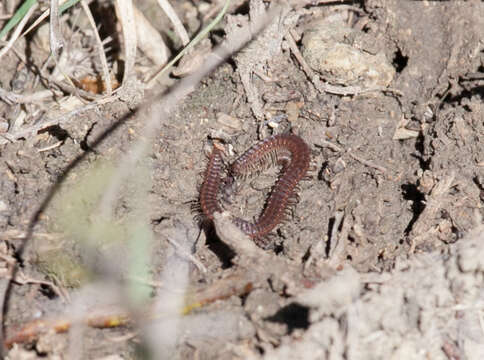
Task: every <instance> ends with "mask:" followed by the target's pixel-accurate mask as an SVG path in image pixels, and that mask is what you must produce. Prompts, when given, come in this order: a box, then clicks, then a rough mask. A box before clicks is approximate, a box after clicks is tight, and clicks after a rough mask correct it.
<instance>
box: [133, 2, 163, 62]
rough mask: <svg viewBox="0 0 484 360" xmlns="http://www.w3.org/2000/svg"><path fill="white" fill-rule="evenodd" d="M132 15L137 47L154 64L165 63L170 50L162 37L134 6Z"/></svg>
mask: <svg viewBox="0 0 484 360" xmlns="http://www.w3.org/2000/svg"><path fill="white" fill-rule="evenodd" d="M134 17H135V22H136V34H137V39H138V48H139V49H140V50H141V51H142V52H143V54H144V55H145V56H146V57H148V58H149V59H150V60H151V61H152V62H153V63H154V64H155V65H157V66H163V65H165V64H166V63H167V61H168V57H169V53H170V51H169V50H168V47H167V46H166V45H165V42H164V40H163V37H162V36H161V35H160V33H159V32H158V30H156V29H155V28H154V27H153V25H151V23H150V22H149V21H148V19H146V17H145V16H144V15H143V13H142V12H141V11H139V10H138V8H136V7H135V8H134Z"/></svg>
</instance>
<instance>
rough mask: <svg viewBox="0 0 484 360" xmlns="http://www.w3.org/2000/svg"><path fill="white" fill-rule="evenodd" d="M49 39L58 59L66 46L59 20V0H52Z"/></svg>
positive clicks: (52, 50) (54, 54) (53, 53)
mask: <svg viewBox="0 0 484 360" xmlns="http://www.w3.org/2000/svg"><path fill="white" fill-rule="evenodd" d="M49 41H50V52H51V55H52V56H53V57H54V59H55V60H56V61H57V58H58V57H59V55H60V52H61V50H62V48H63V47H64V41H63V40H62V33H61V29H60V21H59V0H50V27H49Z"/></svg>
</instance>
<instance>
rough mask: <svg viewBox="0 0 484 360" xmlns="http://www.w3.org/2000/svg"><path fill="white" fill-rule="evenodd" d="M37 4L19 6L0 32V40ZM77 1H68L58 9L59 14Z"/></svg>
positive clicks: (26, 2) (34, 0) (29, 1)
mask: <svg viewBox="0 0 484 360" xmlns="http://www.w3.org/2000/svg"><path fill="white" fill-rule="evenodd" d="M36 2H37V0H26V1H25V2H24V3H23V4H22V6H20V7H19V8H18V10H17V12H16V13H15V14H14V15H13V16H12V18H11V19H10V20H9V21H8V22H7V24H6V25H5V26H4V28H3V29H2V31H0V40H2V39H3V38H4V36H5V35H7V33H8V32H9V31H10V30H12V28H13V27H14V26H15V25H17V24H18V23H19V22H20V20H22V18H23V17H24V16H25V14H27V11H29V9H30V8H31V7H32V6H33V5H34V4H35V3H36ZM78 2H79V0H68V1H66V2H65V3H64V4H62V5H61V6H60V7H59V13H60V14H62V13H63V12H64V11H66V10H67V9H69V8H70V7H71V6H73V5H75V4H77V3H78Z"/></svg>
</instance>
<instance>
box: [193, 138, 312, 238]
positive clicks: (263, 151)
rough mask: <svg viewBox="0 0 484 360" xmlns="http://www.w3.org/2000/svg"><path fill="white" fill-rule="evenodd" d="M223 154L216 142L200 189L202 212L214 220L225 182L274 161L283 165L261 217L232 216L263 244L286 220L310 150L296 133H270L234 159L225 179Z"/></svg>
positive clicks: (243, 229)
mask: <svg viewBox="0 0 484 360" xmlns="http://www.w3.org/2000/svg"><path fill="white" fill-rule="evenodd" d="M222 153H223V149H222V148H221V146H220V145H214V147H213V150H212V153H211V155H210V158H209V161H208V166H207V170H206V172H205V178H204V181H203V184H202V187H201V189H200V207H201V210H202V212H203V215H204V216H205V217H206V218H207V219H209V220H213V214H214V213H215V212H221V211H222V208H221V206H220V205H219V202H218V200H217V197H218V193H219V191H220V188H221V186H222V184H227V183H232V182H233V181H234V179H235V178H237V177H244V176H247V175H250V174H251V173H252V172H257V171H260V170H261V169H263V168H264V167H265V166H266V165H267V164H268V163H270V162H271V161H273V162H275V163H277V164H278V165H282V170H281V173H280V176H279V178H278V180H277V182H276V184H275V185H274V187H273V189H272V191H271V194H270V195H269V198H268V199H267V202H266V206H265V208H264V210H263V211H262V214H261V216H260V217H259V218H258V219H257V220H256V221H254V222H250V221H247V220H244V219H241V218H238V217H236V218H234V219H233V221H234V223H235V224H236V225H237V227H239V228H240V229H241V230H242V231H243V232H244V233H245V234H247V235H248V236H250V237H251V238H252V239H254V240H255V241H256V243H258V244H259V245H261V246H263V245H264V241H263V240H262V239H263V237H264V236H265V235H267V234H268V233H269V232H271V230H273V229H274V228H275V227H276V226H277V225H278V224H279V223H280V222H281V221H283V220H284V218H285V215H286V209H287V207H288V205H289V204H290V202H291V199H293V198H294V196H295V188H296V186H297V184H298V183H299V181H300V180H301V179H302V178H304V177H305V176H306V173H307V171H308V169H309V162H310V149H309V147H308V145H307V144H306V143H305V142H304V140H303V139H301V138H300V137H299V136H296V135H293V134H282V135H274V136H271V137H269V138H267V139H264V140H262V141H260V142H259V143H257V144H255V145H254V146H252V147H251V148H250V149H249V150H247V151H246V152H245V153H244V154H243V155H241V156H240V157H239V158H238V159H237V160H235V161H234V163H233V164H232V165H231V166H230V167H229V171H228V175H227V177H226V178H225V179H224V178H222V174H223V160H222Z"/></svg>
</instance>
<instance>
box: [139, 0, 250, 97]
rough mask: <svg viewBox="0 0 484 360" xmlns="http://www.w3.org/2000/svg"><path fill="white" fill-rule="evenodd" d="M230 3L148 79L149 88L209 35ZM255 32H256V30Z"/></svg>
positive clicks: (227, 1)
mask: <svg viewBox="0 0 484 360" xmlns="http://www.w3.org/2000/svg"><path fill="white" fill-rule="evenodd" d="M229 5H230V0H225V4H224V7H223V8H222V10H220V12H219V13H218V15H217V17H216V18H215V19H213V21H212V22H211V23H210V24H208V25H207V26H206V27H205V28H204V29H203V30H202V31H201V32H200V33H199V34H198V35H197V36H195V38H194V39H193V40H192V41H190V43H189V44H188V45H187V46H185V47H184V48H183V50H182V51H180V52H179V53H178V55H177V56H175V57H174V58H173V59H172V60H171V61H170V62H169V63H168V64H166V65H165V66H164V67H163V68H162V69H160V71H158V72H157V73H156V74H155V75H154V76H153V77H152V78H151V79H150V80H149V81H148V88H151V87H153V86H154V85H155V84H156V81H157V80H158V79H159V78H160V77H161V76H162V75H163V74H165V73H166V72H167V71H168V70H169V69H170V68H171V67H172V66H173V64H174V63H176V62H177V61H178V60H179V59H180V58H181V57H182V56H183V55H185V54H186V53H187V52H188V50H190V49H191V48H192V47H193V46H195V45H196V44H197V43H198V42H200V40H202V39H203V38H204V37H205V35H207V34H208V33H209V32H210V30H212V28H213V27H214V26H215V25H217V23H218V22H219V21H220V20H221V19H222V17H223V16H224V14H225V12H226V11H227V9H228V7H229ZM254 26H255V28H257V25H254ZM241 30H242V29H241ZM243 31H247V33H249V34H250V29H243ZM254 32H256V31H254ZM241 37H243V36H241ZM245 41H248V39H247V40H245ZM235 42H236V43H238V40H235ZM235 47H236V46H235Z"/></svg>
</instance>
